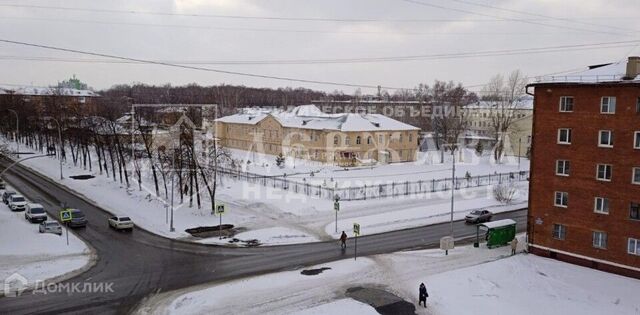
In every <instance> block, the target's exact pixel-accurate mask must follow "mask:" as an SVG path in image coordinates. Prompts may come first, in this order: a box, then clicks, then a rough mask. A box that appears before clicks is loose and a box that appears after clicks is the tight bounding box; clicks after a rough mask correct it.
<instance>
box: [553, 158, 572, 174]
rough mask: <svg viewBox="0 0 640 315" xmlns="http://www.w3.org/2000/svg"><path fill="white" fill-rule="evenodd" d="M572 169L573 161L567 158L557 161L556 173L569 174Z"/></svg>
mask: <svg viewBox="0 0 640 315" xmlns="http://www.w3.org/2000/svg"><path fill="white" fill-rule="evenodd" d="M570 169H571V162H569V161H567V160H557V161H556V175H559V176H569V170H570Z"/></svg>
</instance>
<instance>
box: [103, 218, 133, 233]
mask: <svg viewBox="0 0 640 315" xmlns="http://www.w3.org/2000/svg"><path fill="white" fill-rule="evenodd" d="M109 226H110V227H112V228H114V229H116V230H129V231H131V230H133V221H131V218H129V217H122V216H113V217H110V218H109Z"/></svg>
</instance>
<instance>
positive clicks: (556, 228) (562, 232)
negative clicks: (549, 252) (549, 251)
mask: <svg viewBox="0 0 640 315" xmlns="http://www.w3.org/2000/svg"><path fill="white" fill-rule="evenodd" d="M551 235H552V236H553V238H555V239H557V240H564V238H565V236H566V235H567V227H566V226H564V225H562V224H554V225H553V233H552V234H551Z"/></svg>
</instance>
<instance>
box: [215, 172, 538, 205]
mask: <svg viewBox="0 0 640 315" xmlns="http://www.w3.org/2000/svg"><path fill="white" fill-rule="evenodd" d="M218 174H220V175H221V177H222V178H227V179H231V180H237V181H244V182H247V183H251V184H258V185H262V186H265V187H273V188H279V189H283V190H288V191H292V192H295V193H300V194H305V195H307V196H315V197H317V198H324V199H330V200H333V199H334V197H335V196H336V195H337V196H338V197H340V200H366V199H377V198H388V197H399V196H408V195H417V194H427V193H433V192H439V191H447V190H451V186H452V185H451V184H452V181H451V178H440V179H430V180H429V179H427V180H419V181H404V182H391V183H384V184H373V185H362V186H354V187H342V188H332V187H327V186H325V185H322V184H320V185H318V184H310V183H304V182H299V181H295V180H290V179H286V178H284V177H282V176H265V175H258V174H254V173H249V172H242V171H237V170H233V169H228V168H218ZM222 178H221V179H222ZM528 179H529V171H518V172H509V173H496V174H489V175H482V176H468V177H456V179H455V189H456V190H457V189H462V188H473V187H482V186H489V185H495V184H504V183H512V182H519V181H526V180H528Z"/></svg>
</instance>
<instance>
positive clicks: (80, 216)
mask: <svg viewBox="0 0 640 315" xmlns="http://www.w3.org/2000/svg"><path fill="white" fill-rule="evenodd" d="M66 210H69V211H71V221H67V225H68V226H69V227H72V228H77V227H86V226H87V223H88V222H89V221H88V220H87V218H86V217H85V216H84V213H82V211H80V209H66ZM61 219H62V218H61Z"/></svg>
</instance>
